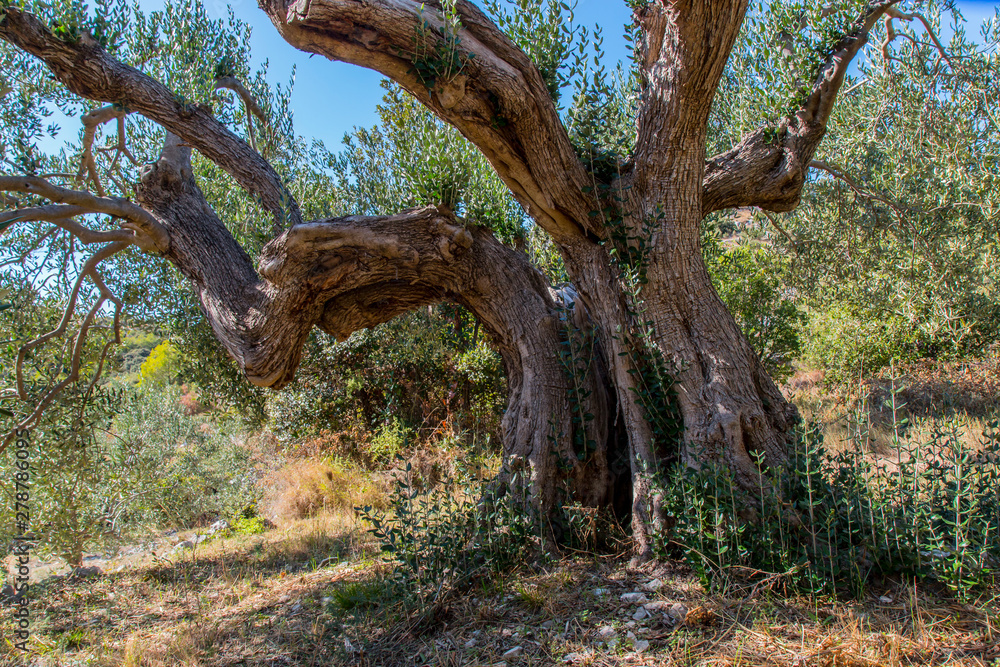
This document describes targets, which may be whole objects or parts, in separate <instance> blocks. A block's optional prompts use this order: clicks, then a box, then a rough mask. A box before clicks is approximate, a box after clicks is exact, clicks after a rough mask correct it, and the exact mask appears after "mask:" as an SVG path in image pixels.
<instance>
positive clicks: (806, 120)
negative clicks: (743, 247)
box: [702, 0, 899, 215]
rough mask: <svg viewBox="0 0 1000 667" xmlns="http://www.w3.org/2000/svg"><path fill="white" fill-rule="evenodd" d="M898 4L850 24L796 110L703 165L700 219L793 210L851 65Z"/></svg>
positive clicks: (873, 9) (881, 4) (871, 10)
mask: <svg viewBox="0 0 1000 667" xmlns="http://www.w3.org/2000/svg"><path fill="white" fill-rule="evenodd" d="M898 1H899V0H879V1H878V2H875V3H873V4H872V5H870V6H869V7H868V8H867V10H866V11H865V12H864V14H862V16H861V17H860V18H859V19H858V20H857V21H855V23H854V26H853V28H852V29H851V30H850V31H849V32H848V33H847V34H846V35H844V37H843V38H842V39H841V40H840V42H839V43H838V44H836V45H835V46H834V48H833V50H832V51H831V54H830V55H829V57H828V58H827V59H826V61H825V62H824V63H823V65H822V66H821V67H820V71H819V74H818V76H817V78H816V82H815V83H814V84H813V87H812V90H811V91H810V92H809V95H808V97H807V98H806V101H805V103H804V104H803V105H802V107H801V108H799V109H798V110H796V111H795V112H793V113H791V114H789V115H788V116H786V117H785V118H783V119H781V120H780V121H779V122H778V123H777V125H776V126H772V127H765V128H761V129H759V130H757V131H755V132H752V133H751V134H749V135H747V136H746V137H744V138H743V139H742V140H741V141H740V142H739V144H737V145H736V146H734V147H733V148H731V149H730V150H728V151H726V152H724V153H720V154H719V155H716V156H715V157H713V158H711V159H710V160H709V161H708V162H707V164H706V165H705V177H704V181H703V191H702V208H703V213H704V214H705V215H707V214H709V213H711V212H713V211H719V210H722V209H726V208H736V207H750V206H756V207H758V208H761V209H763V210H768V211H775V212H784V211H791V210H792V209H794V208H795V207H796V206H798V203H799V198H800V197H801V195H802V187H803V185H804V184H805V180H806V173H807V171H808V169H809V164H810V162H811V161H812V156H813V155H814V154H815V152H816V149H817V148H818V147H819V143H820V141H821V140H822V139H823V136H824V135H825V134H826V126H827V122H828V121H829V119H830V114H831V112H832V111H833V107H834V103H835V102H836V99H837V95H838V93H839V91H840V88H841V86H842V85H843V83H844V78H845V77H846V76H847V71H848V69H849V68H850V66H851V61H852V60H853V59H854V57H855V56H856V55H857V54H858V52H859V51H860V50H861V48H862V47H863V46H864V45H865V44H867V43H868V40H869V38H870V37H871V31H872V28H873V27H874V26H875V24H876V23H877V22H878V20H879V19H880V18H882V17H883V16H884V15H886V13H887V12H888V11H889V10H890V9H892V5H893V4H895V3H896V2H898Z"/></svg>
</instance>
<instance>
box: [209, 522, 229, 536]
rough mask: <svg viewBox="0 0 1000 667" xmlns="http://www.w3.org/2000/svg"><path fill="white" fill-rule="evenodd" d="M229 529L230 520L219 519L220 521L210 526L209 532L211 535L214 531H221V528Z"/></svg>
mask: <svg viewBox="0 0 1000 667" xmlns="http://www.w3.org/2000/svg"><path fill="white" fill-rule="evenodd" d="M228 529H229V522H228V521H226V520H225V519H219V520H218V521H216V522H215V523H213V524H212V525H211V526H209V527H208V533H209V535H211V534H213V533H217V532H219V531H220V530H228Z"/></svg>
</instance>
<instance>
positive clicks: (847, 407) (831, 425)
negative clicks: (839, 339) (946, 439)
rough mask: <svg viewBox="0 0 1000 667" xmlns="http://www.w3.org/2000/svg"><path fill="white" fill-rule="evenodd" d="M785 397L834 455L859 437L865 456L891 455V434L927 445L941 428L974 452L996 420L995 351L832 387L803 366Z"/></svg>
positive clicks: (999, 380) (999, 371)
mask: <svg viewBox="0 0 1000 667" xmlns="http://www.w3.org/2000/svg"><path fill="white" fill-rule="evenodd" d="M784 393H785V395H786V397H788V398H789V399H790V400H792V401H793V402H794V403H795V405H796V406H797V407H798V408H799V412H800V414H801V415H802V417H803V419H805V420H806V421H807V422H815V423H818V424H821V425H822V426H823V428H824V433H825V437H824V441H825V443H826V445H827V447H828V449H829V450H831V451H833V452H836V451H839V450H841V449H842V448H844V447H846V446H848V445H853V443H854V442H855V441H856V440H860V441H861V442H862V443H863V445H864V447H865V449H866V450H867V451H869V452H871V453H873V454H876V455H880V456H883V457H885V456H890V455H891V454H892V453H893V440H894V438H895V437H897V436H898V437H899V438H900V439H903V440H909V441H912V442H926V441H928V440H930V439H931V436H932V435H933V434H934V433H935V431H937V430H940V429H944V430H951V429H957V430H958V431H959V432H960V434H961V436H960V440H961V441H962V442H963V444H964V445H966V446H967V447H969V448H970V449H976V448H978V447H979V445H980V443H981V442H982V440H983V435H984V433H985V432H986V431H987V429H988V425H989V423H990V422H991V421H995V420H996V419H997V418H998V417H1000V351H997V352H995V353H993V354H992V355H990V356H988V357H986V358H984V359H978V360H970V361H963V362H938V361H933V360H922V361H918V362H912V363H909V364H905V365H901V366H898V367H895V368H893V369H891V370H889V371H887V372H885V373H883V374H882V375H881V376H879V377H875V378H867V379H864V380H861V381H859V382H858V383H856V384H855V385H852V386H842V387H835V388H831V387H827V386H825V385H824V384H823V373H822V371H816V370H809V369H800V370H799V371H798V372H797V373H796V374H795V375H794V376H792V378H790V379H789V381H788V382H787V383H786V384H785V386H784ZM894 394H895V396H894ZM904 422H905V423H904Z"/></svg>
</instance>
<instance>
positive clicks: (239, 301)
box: [138, 135, 620, 539]
mask: <svg viewBox="0 0 1000 667" xmlns="http://www.w3.org/2000/svg"><path fill="white" fill-rule="evenodd" d="M138 200H139V202H140V203H141V204H142V206H143V207H144V208H145V209H146V210H147V211H149V212H150V213H152V215H153V216H154V218H156V220H157V222H158V223H159V224H160V225H162V227H163V229H165V230H166V231H167V233H168V234H169V236H170V248H169V250H168V251H167V257H169V258H170V260H171V261H172V262H174V264H176V265H177V266H178V267H179V268H180V270H181V271H182V272H183V273H184V275H185V276H186V277H187V278H189V279H190V281H191V283H192V285H193V287H194V289H195V292H196V294H197V296H198V299H199V302H200V304H201V308H202V311H203V312H204V314H205V316H206V318H207V319H208V321H209V322H210V324H211V325H212V328H213V330H214V331H215V333H216V336H217V337H218V338H219V340H220V341H221V342H222V344H223V345H224V346H225V348H226V350H227V351H228V352H229V353H230V355H232V356H233V358H234V359H236V360H237V361H238V362H239V363H240V364H241V366H242V367H243V369H244V371H245V372H246V375H247V378H248V379H250V380H251V381H252V382H254V383H255V384H258V385H260V386H266V387H272V388H280V387H282V386H284V385H285V384H287V383H288V382H289V381H290V380H291V379H292V377H293V375H294V373H295V370H296V367H297V366H298V363H299V360H300V355H301V351H302V348H303V345H304V343H305V339H306V337H307V336H308V335H309V332H310V330H311V329H312V327H313V326H317V327H319V328H320V329H322V330H324V331H326V332H327V333H329V334H331V335H333V336H335V337H336V338H338V339H345V338H346V337H347V336H349V335H350V334H351V333H352V332H354V331H357V330H358V329H362V328H366V327H371V326H375V325H377V324H380V323H382V322H386V321H388V320H390V319H392V318H393V317H395V316H396V315H399V314H401V313H404V312H408V311H410V310H413V309H415V308H418V307H420V306H425V305H428V304H433V303H438V302H441V301H452V302H454V303H458V304H460V305H462V306H465V307H466V308H468V309H469V310H470V311H471V312H472V313H473V315H474V316H475V317H476V318H477V319H478V320H479V322H480V323H482V325H483V326H484V328H485V329H486V331H487V332H488V334H489V335H490V337H491V339H492V341H493V343H494V345H495V346H496V348H497V350H498V351H499V353H500V355H501V357H502V359H503V364H504V369H505V370H506V374H507V381H508V386H509V390H510V392H509V399H508V404H507V411H506V413H505V415H504V419H503V455H504V470H503V472H502V473H501V476H500V479H499V480H497V484H498V485H503V486H511V485H515V486H518V487H520V489H519V491H521V493H518V494H517V496H518V497H526V498H529V499H530V505H531V507H532V509H533V510H534V511H535V512H536V513H537V518H538V520H539V521H540V523H541V525H542V528H543V532H544V533H545V535H546V537H553V538H556V539H558V538H559V537H560V535H559V525H557V524H553V523H552V522H551V520H550V519H551V517H553V516H556V515H557V513H558V510H559V508H560V506H562V505H564V504H570V503H581V504H582V505H584V506H587V507H602V506H605V505H607V504H609V503H610V502H612V500H613V498H612V496H613V493H614V488H615V486H616V484H617V483H618V480H617V479H616V477H617V472H620V471H617V472H616V471H614V470H613V469H612V465H611V462H612V461H614V460H615V458H616V457H618V456H620V452H618V451H617V445H616V442H615V440H614V438H613V437H612V435H611V428H610V419H611V416H612V414H611V412H612V410H611V409H612V407H613V398H612V394H611V393H609V390H608V386H607V376H606V373H605V370H604V360H603V357H602V355H600V354H596V355H595V358H594V359H593V361H592V363H590V364H589V365H588V366H587V367H586V370H585V371H584V372H581V373H576V374H575V375H574V374H571V373H568V372H567V369H566V368H564V366H563V364H562V363H561V361H560V357H559V355H558V354H556V351H557V350H558V349H559V347H560V343H561V342H562V341H563V340H564V339H565V338H566V337H567V336H574V335H577V336H578V335H586V330H587V329H589V327H590V324H589V322H588V321H587V318H586V315H585V313H584V311H583V310H582V308H583V307H582V306H576V305H575V304H574V303H573V299H572V292H571V291H570V292H569V293H568V294H567V293H566V292H564V293H561V294H560V293H556V292H554V291H553V290H552V289H551V288H550V287H549V285H548V284H547V283H546V281H545V279H544V278H543V277H542V275H541V274H540V273H539V272H538V270H537V269H535V268H534V267H533V266H532V265H531V264H530V262H529V261H528V259H527V257H526V256H525V255H524V253H521V252H517V251H515V250H513V249H511V248H508V247H506V246H504V245H503V244H501V243H500V242H498V241H497V240H496V239H495V238H494V237H493V236H492V234H491V233H490V232H489V231H488V230H486V229H482V228H477V227H473V226H469V227H466V226H464V225H463V224H462V223H461V222H460V221H459V220H457V219H456V218H455V217H454V216H453V215H452V214H451V213H449V212H447V211H441V210H438V209H436V208H433V207H428V208H423V209H415V210H412V211H407V212H404V213H401V214H398V215H394V216H386V217H368V216H351V217H347V218H339V219H329V220H319V221H312V222H306V223H300V224H297V225H294V226H292V227H291V228H289V229H288V230H286V231H285V232H284V233H282V234H281V235H280V236H279V237H278V238H276V239H275V240H273V241H271V242H270V243H269V244H268V245H267V246H266V247H265V248H264V249H263V252H262V253H261V257H260V260H259V263H258V269H257V270H254V267H253V265H252V263H251V260H250V258H249V257H248V256H247V255H246V253H245V252H244V251H243V250H242V248H240V246H239V245H238V244H237V243H236V242H235V241H234V240H233V239H232V237H231V236H230V235H229V233H228V231H227V230H226V228H225V226H224V225H223V223H222V222H221V221H220V220H219V219H218V217H217V216H216V215H215V213H214V212H213V211H212V209H211V208H210V207H209V205H208V204H207V202H206V201H205V199H204V197H203V196H202V193H201V191H200V190H199V188H198V186H197V184H196V183H195V182H194V178H193V177H192V174H191V168H190V150H189V149H188V148H185V147H183V146H182V145H181V144H180V142H179V140H178V139H177V137H176V136H174V135H168V137H167V145H166V147H165V149H164V151H163V154H162V156H161V158H160V160H159V161H158V162H156V163H155V164H153V165H149V166H148V167H147V168H146V169H145V171H144V173H143V178H142V183H141V186H140V188H139V191H138ZM574 383H575V384H574ZM574 393H578V394H579V395H581V396H583V398H582V399H581V400H580V401H578V402H575V401H573V400H571V396H572V395H573V394H574ZM584 413H586V414H588V415H592V419H590V420H576V421H574V417H575V416H576V415H578V414H584ZM577 429H583V430H584V433H580V434H577V433H574V431H575V430H577ZM576 441H582V442H584V443H586V442H588V441H590V442H592V443H593V447H592V448H591V449H589V450H585V451H578V450H577V449H576V448H574V446H573V443H574V442H576Z"/></svg>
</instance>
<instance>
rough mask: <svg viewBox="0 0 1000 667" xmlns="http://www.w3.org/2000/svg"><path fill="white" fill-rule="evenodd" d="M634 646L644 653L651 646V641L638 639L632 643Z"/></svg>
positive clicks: (636, 649) (637, 651)
mask: <svg viewBox="0 0 1000 667" xmlns="http://www.w3.org/2000/svg"><path fill="white" fill-rule="evenodd" d="M632 648H634V649H635V652H636V653H642V652H643V651H645V650H646V649H648V648H649V642H648V641H647V640H645V639H637V640H636V641H635V643H634V644H632Z"/></svg>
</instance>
